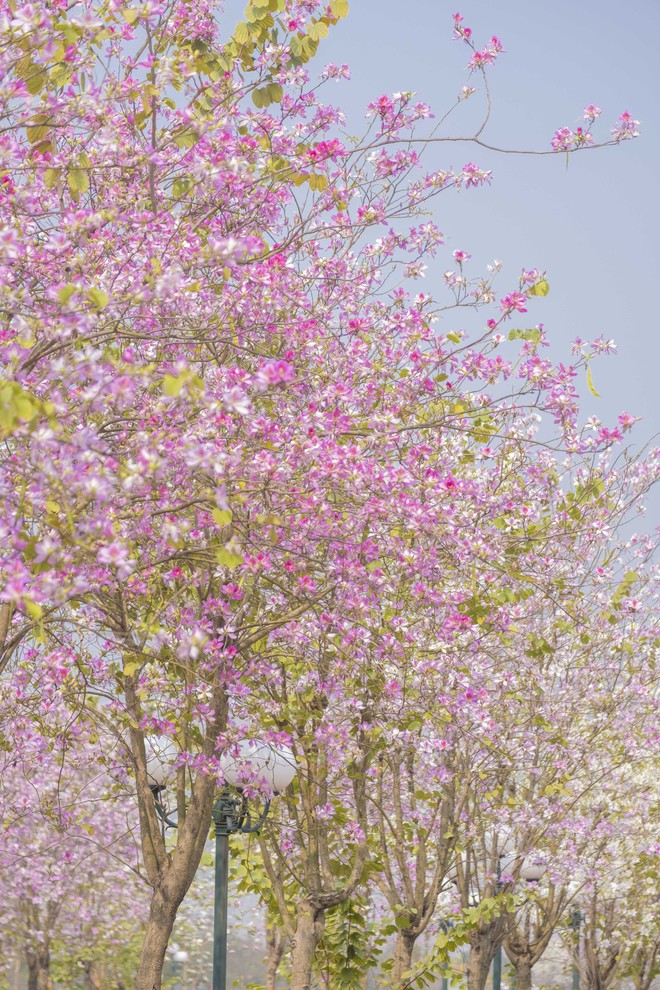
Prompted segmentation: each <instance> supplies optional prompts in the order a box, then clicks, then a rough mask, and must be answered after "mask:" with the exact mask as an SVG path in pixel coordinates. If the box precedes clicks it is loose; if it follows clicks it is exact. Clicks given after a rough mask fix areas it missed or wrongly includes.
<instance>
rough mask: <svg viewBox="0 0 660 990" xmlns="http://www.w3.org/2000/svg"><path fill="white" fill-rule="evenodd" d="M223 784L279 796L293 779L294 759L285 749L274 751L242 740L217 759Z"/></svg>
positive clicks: (290, 752)
mask: <svg viewBox="0 0 660 990" xmlns="http://www.w3.org/2000/svg"><path fill="white" fill-rule="evenodd" d="M220 766H221V767H222V772H223V775H224V779H225V783H227V784H231V785H232V786H233V787H238V788H242V787H246V786H248V785H252V786H254V787H256V788H258V789H263V790H265V791H268V792H269V793H270V794H280V793H281V792H282V791H284V790H285V789H286V788H287V787H288V786H289V784H290V783H291V781H292V780H293V778H294V777H295V775H296V758H295V756H294V755H293V752H292V751H291V750H290V749H288V748H287V747H286V746H279V747H277V749H275V748H274V747H273V746H269V745H268V743H264V742H260V741H259V740H257V739H243V740H242V741H241V742H240V743H238V745H236V746H232V747H231V749H230V750H228V751H227V752H226V753H223V755H222V756H221V757H220Z"/></svg>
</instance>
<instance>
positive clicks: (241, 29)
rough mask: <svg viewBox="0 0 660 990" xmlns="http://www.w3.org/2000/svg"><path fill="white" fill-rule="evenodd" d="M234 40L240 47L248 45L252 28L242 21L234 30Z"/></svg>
mask: <svg viewBox="0 0 660 990" xmlns="http://www.w3.org/2000/svg"><path fill="white" fill-rule="evenodd" d="M234 38H235V39H236V41H237V42H238V43H239V45H246V44H247V43H248V41H249V40H250V28H249V27H248V25H247V24H245V22H244V21H240V22H239V23H238V24H237V25H236V28H235V30H234Z"/></svg>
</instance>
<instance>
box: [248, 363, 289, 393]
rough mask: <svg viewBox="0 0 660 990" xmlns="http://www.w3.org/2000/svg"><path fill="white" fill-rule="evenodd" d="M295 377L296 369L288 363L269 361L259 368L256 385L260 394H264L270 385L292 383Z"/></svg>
mask: <svg viewBox="0 0 660 990" xmlns="http://www.w3.org/2000/svg"><path fill="white" fill-rule="evenodd" d="M295 377H296V369H295V368H294V367H293V365H292V364H289V362H288V361H267V362H266V363H265V364H262V366H261V367H260V368H259V371H258V372H257V374H256V377H255V385H256V387H257V389H258V390H259V391H260V392H264V391H265V390H266V389H267V388H268V386H269V385H280V384H285V383H286V382H292V381H293V380H294V378H295Z"/></svg>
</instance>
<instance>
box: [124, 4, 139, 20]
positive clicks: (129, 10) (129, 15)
mask: <svg viewBox="0 0 660 990" xmlns="http://www.w3.org/2000/svg"><path fill="white" fill-rule="evenodd" d="M121 14H122V17H123V18H124V20H125V21H128V23H129V24H135V22H136V21H137V19H138V17H139V16H140V11H139V10H136V9H135V7H126V8H125V9H124V10H122V12H121Z"/></svg>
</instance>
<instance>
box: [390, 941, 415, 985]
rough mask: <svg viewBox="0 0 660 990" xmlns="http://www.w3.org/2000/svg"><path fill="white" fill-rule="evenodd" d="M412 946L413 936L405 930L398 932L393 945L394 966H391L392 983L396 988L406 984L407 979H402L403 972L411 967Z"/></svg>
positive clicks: (413, 944)
mask: <svg viewBox="0 0 660 990" xmlns="http://www.w3.org/2000/svg"><path fill="white" fill-rule="evenodd" d="M414 948H415V938H414V936H412V935H406V934H405V932H399V934H398V935H397V937H396V943H395V946H394V966H393V968H392V984H393V986H394V987H395V988H396V990H401V988H402V987H405V986H406V985H407V982H408V981H407V980H405V979H404V973H407V972H408V970H409V969H410V968H411V967H412V954H413V949H414Z"/></svg>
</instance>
